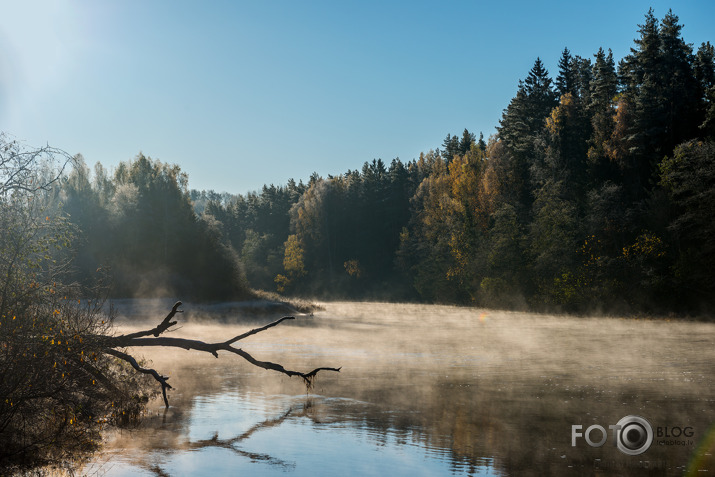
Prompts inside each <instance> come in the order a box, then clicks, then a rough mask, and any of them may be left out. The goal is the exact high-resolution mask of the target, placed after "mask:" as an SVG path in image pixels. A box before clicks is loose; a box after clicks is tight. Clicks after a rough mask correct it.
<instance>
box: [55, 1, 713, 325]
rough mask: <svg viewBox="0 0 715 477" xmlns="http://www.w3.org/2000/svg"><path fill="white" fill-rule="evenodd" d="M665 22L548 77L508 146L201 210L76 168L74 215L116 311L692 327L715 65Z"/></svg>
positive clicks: (168, 194)
mask: <svg viewBox="0 0 715 477" xmlns="http://www.w3.org/2000/svg"><path fill="white" fill-rule="evenodd" d="M681 30H682V25H680V24H679V23H678V17H677V16H675V15H674V14H673V13H672V12H668V13H667V14H666V15H665V17H664V18H663V19H662V20H658V19H657V18H656V17H655V16H654V13H653V11H652V10H650V11H649V12H648V13H647V14H646V16H645V22H644V24H642V25H639V28H638V38H637V39H636V40H635V44H634V46H633V47H632V48H631V53H630V54H629V55H628V56H626V57H625V58H623V59H622V60H620V61H619V62H618V64H616V61H615V59H614V58H613V54H612V53H611V51H610V50H608V51H605V50H604V49H599V50H598V52H596V54H595V55H594V57H593V59H589V58H582V57H579V56H577V55H573V54H572V53H571V52H570V51H569V50H568V49H564V51H563V52H562V54H561V57H560V60H559V63H558V73H557V75H556V78H555V79H552V78H551V76H550V75H549V73H548V72H547V71H546V69H545V67H544V65H543V63H542V62H541V60H540V59H537V60H536V62H535V63H534V66H533V68H531V70H530V71H529V72H528V74H527V76H526V78H525V79H524V80H523V81H520V82H519V84H518V88H517V92H516V96H515V97H514V98H513V99H512V100H511V101H510V103H509V104H508V105H507V107H506V109H505V110H504V113H503V116H502V119H501V120H500V123H499V125H498V127H497V134H496V135H495V136H493V137H491V138H489V141H488V142H486V141H485V140H484V138H483V137H482V136H481V135H480V136H479V138H477V137H476V136H475V135H474V134H473V133H471V132H469V131H468V130H467V129H465V130H464V132H463V133H462V134H461V135H458V134H457V135H452V134H448V135H447V137H446V138H445V140H444V142H443V144H442V145H440V147H438V148H435V149H434V150H431V151H429V152H426V153H422V154H420V157H419V158H418V159H414V160H412V161H409V162H406V163H405V162H402V161H400V160H399V159H394V160H392V161H391V162H390V163H389V165H388V164H386V163H385V162H384V161H382V160H380V159H378V160H373V161H372V162H366V163H365V164H364V165H363V167H362V169H359V170H348V171H347V172H345V173H344V174H340V175H338V176H328V177H325V178H324V177H320V176H319V175H318V174H313V176H311V177H310V180H309V181H308V183H307V184H305V183H303V182H302V181H301V182H298V183H296V182H295V181H293V180H291V181H289V182H288V184H287V185H285V186H274V185H270V186H264V187H263V189H262V190H261V191H260V192H252V193H248V194H245V195H232V194H227V193H223V194H217V193H215V192H213V191H208V192H207V191H188V190H187V187H186V176H185V175H184V174H182V173H181V172H180V170H179V168H178V167H176V166H170V165H168V164H163V163H161V162H159V161H153V160H151V159H149V158H146V157H144V156H142V155H140V156H139V157H137V158H136V159H135V160H134V161H130V162H128V163H124V164H121V165H120V166H119V168H117V170H116V171H114V174H113V175H112V177H109V176H108V175H107V174H106V172H105V171H104V170H103V169H102V168H101V166H97V168H96V170H95V173H94V177H93V179H92V180H91V181H90V179H89V172H88V170H87V169H86V167H84V166H81V167H79V168H77V169H76V170H75V171H74V172H73V173H72V174H71V175H69V176H68V177H67V178H66V180H65V182H64V184H63V191H62V194H63V195H62V197H61V200H62V201H63V203H64V207H65V210H67V211H68V212H69V213H70V216H71V218H72V220H73V221H76V222H77V223H78V224H79V225H80V229H81V230H82V233H83V236H84V238H85V241H84V245H83V246H82V247H80V249H79V254H78V257H77V262H78V264H79V265H80V268H81V269H82V270H83V271H84V272H83V273H80V276H85V275H87V276H88V274H89V272H90V271H93V270H96V269H97V268H100V267H104V266H108V267H109V268H110V269H111V270H112V274H113V277H114V280H115V283H117V286H116V287H115V292H117V293H120V294H136V293H140V292H141V291H142V290H143V289H144V287H145V286H146V287H147V288H146V290H150V289H152V287H155V286H157V285H165V286H166V288H167V290H177V291H180V292H182V293H187V294H191V295H196V296H200V297H204V298H211V299H217V298H226V297H230V296H236V295H242V294H244V295H245V293H247V290H248V285H249V284H250V286H252V287H255V288H261V289H267V290H277V291H279V292H282V293H286V294H297V295H312V296H318V297H343V298H379V299H393V300H395V299H400V300H423V301H429V302H448V303H471V304H477V305H483V306H499V307H530V308H542V309H547V308H549V309H561V310H568V311H577V310H585V309H592V308H593V307H600V308H610V309H613V310H651V309H663V308H665V309H669V310H675V311H684V310H695V309H698V307H702V306H706V305H711V304H712V303H713V301H714V300H713V297H715V281H714V280H713V272H712V270H713V269H715V246H714V245H713V244H715V241H714V240H713V239H712V237H713V232H714V230H713V229H714V228H715V226H714V225H713V220H712V217H713V211H715V156H714V153H713V150H714V147H715V146H714V145H713V142H714V141H715V50H714V49H713V46H712V45H711V44H710V43H709V42H708V43H704V44H702V45H701V46H699V47H698V48H697V50H694V49H693V47H692V45H690V44H687V43H685V41H684V40H683V38H682V35H681Z"/></svg>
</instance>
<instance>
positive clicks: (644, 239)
mask: <svg viewBox="0 0 715 477" xmlns="http://www.w3.org/2000/svg"><path fill="white" fill-rule="evenodd" d="M623 256H624V257H625V258H626V259H630V258H637V257H649V258H662V257H665V250H664V246H663V241H662V240H661V239H660V238H659V237H658V236H657V235H655V234H653V233H650V232H646V233H643V234H641V235H639V236H638V238H636V241H635V243H633V244H632V245H629V246H627V247H623Z"/></svg>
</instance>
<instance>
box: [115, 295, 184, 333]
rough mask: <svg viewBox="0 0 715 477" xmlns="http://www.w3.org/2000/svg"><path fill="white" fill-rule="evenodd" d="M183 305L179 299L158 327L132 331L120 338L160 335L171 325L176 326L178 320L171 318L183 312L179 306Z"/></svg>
mask: <svg viewBox="0 0 715 477" xmlns="http://www.w3.org/2000/svg"><path fill="white" fill-rule="evenodd" d="M181 305H182V303H181V302H180V301H177V302H176V303H174V307H173V308H172V309H171V311H170V312H169V314H168V315H166V318H164V321H162V322H161V323H160V324H159V326H157V327H156V328H152V329H151V330H146V331H138V332H136V333H130V334H128V335H122V336H119V337H118V338H120V339H122V338H128V339H132V338H139V337H142V336H149V335H154V336H155V337H158V336H159V335H160V334H162V333H163V332H165V331H166V330H168V329H169V328H170V327H172V326H174V325H175V324H176V323H177V322H176V321H171V319H172V318H173V317H174V315H176V314H177V313H183V312H184V310H179V309H178V308H179V307H180V306H181Z"/></svg>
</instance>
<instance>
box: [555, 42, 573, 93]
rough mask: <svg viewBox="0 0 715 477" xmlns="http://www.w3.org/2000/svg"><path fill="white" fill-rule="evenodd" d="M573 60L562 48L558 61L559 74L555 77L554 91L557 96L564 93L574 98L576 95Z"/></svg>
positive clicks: (567, 51)
mask: <svg viewBox="0 0 715 477" xmlns="http://www.w3.org/2000/svg"><path fill="white" fill-rule="evenodd" d="M573 60H574V58H573V56H571V52H570V51H569V49H568V48H564V51H563V52H562V53H561V58H560V59H559V74H558V75H557V76H556V91H557V92H558V93H559V96H563V95H565V94H566V93H571V94H572V95H574V96H575V95H576V93H577V91H576V77H575V75H574V68H573V66H574V65H573Z"/></svg>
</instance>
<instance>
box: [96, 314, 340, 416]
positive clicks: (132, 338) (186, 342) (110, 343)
mask: <svg viewBox="0 0 715 477" xmlns="http://www.w3.org/2000/svg"><path fill="white" fill-rule="evenodd" d="M179 306H181V302H180V301H178V302H176V304H174V307H173V308H172V310H171V312H170V313H169V314H168V315H167V317H166V318H164V320H163V321H162V322H161V323H160V324H159V326H157V327H156V328H153V329H151V330H145V331H138V332H136V333H130V334H126V335H121V336H115V337H99V339H103V340H104V343H105V347H106V350H105V352H106V353H108V354H111V355H112V356H116V357H118V358H120V359H123V360H124V361H127V362H128V363H130V364H131V365H132V366H133V367H134V369H136V370H137V371H139V372H141V373H144V374H151V375H152V376H154V379H156V380H157V381H158V382H159V383H160V384H161V386H162V394H163V396H164V404H165V405H166V407H169V401H168V399H167V397H166V389H167V388H168V389H171V386H169V384H168V383H167V382H166V380H167V379H168V378H166V377H164V376H161V375H159V373H157V372H156V371H155V370H153V369H146V368H142V367H141V366H139V364H138V363H137V362H136V360H135V359H134V358H133V357H132V356H130V355H129V354H126V353H124V352H121V351H117V350H116V349H114V348H130V347H144V346H165V347H170V348H182V349H185V350H191V349H194V350H197V351H204V352H206V353H211V354H212V355H213V356H214V357H216V358H218V352H219V351H226V352H229V353H233V354H236V355H238V356H240V357H242V358H243V359H245V360H246V361H248V362H249V363H251V364H252V365H254V366H258V367H259V368H263V369H268V370H272V371H277V372H279V373H283V374H285V375H286V376H288V377H292V376H299V377H300V378H301V379H302V380H303V382H304V383H305V385H306V386H307V388H308V389H311V388H312V386H313V380H314V379H315V376H316V375H317V374H318V372H320V371H335V372H340V370H341V369H342V368H332V367H319V368H315V369H314V370H312V371H310V372H308V373H303V372H300V371H293V370H290V369H286V368H285V367H283V366H282V365H280V364H278V363H273V362H271V361H259V360H257V359H255V358H254V357H253V356H252V355H251V354H250V353H248V352H246V351H244V350H243V349H241V348H234V347H233V346H231V345H232V344H233V343H235V342H237V341H240V340H242V339H244V338H247V337H249V336H252V335H255V334H257V333H260V332H261V331H265V330H267V329H269V328H272V327H274V326H276V325H278V324H280V323H282V322H283V321H286V320H293V319H295V317H293V316H284V317H283V318H280V319H278V320H276V321H274V322H272V323H269V324H267V325H264V326H261V327H259V328H254V329H252V330H250V331H247V332H245V333H242V334H240V335H237V336H235V337H233V338H231V339H229V340H227V341H222V342H217V343H207V342H205V341H201V340H195V339H187V338H173V337H166V336H159V335H161V334H162V333H163V332H165V331H166V330H167V329H168V328H169V327H171V326H173V325H175V324H176V323H177V322H176V321H171V319H172V318H173V317H174V315H175V314H176V313H181V312H182V310H179V309H178V308H179ZM151 335H153V337H152V338H147V336H151Z"/></svg>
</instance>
